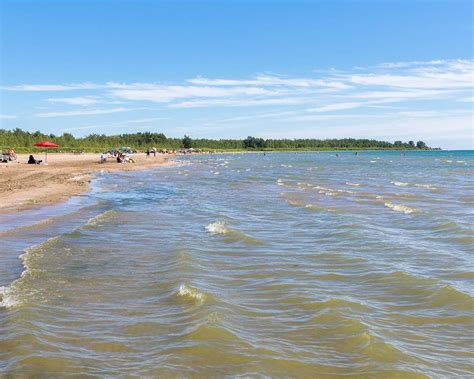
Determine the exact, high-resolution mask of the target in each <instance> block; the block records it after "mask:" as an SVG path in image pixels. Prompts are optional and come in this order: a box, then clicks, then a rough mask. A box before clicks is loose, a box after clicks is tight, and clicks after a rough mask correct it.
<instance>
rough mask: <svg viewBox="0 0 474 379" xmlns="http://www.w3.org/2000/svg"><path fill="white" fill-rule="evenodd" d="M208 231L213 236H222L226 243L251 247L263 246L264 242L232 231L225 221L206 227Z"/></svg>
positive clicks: (238, 231)
mask: <svg viewBox="0 0 474 379" xmlns="http://www.w3.org/2000/svg"><path fill="white" fill-rule="evenodd" d="M206 230H207V231H208V232H209V233H211V234H220V235H222V236H223V237H224V238H225V241H226V242H245V243H247V244H249V245H261V244H262V241H260V240H258V239H256V238H254V237H251V236H249V235H247V234H245V233H244V232H241V231H240V230H235V229H231V228H229V227H227V226H226V224H225V222H223V221H216V222H212V223H210V224H209V225H207V226H206Z"/></svg>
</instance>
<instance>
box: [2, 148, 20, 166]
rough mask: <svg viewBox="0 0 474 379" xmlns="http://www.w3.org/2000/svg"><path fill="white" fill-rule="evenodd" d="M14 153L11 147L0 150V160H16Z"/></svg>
mask: <svg viewBox="0 0 474 379" xmlns="http://www.w3.org/2000/svg"><path fill="white" fill-rule="evenodd" d="M16 158H17V156H16V154H15V151H14V150H13V149H11V148H10V149H8V150H7V151H6V152H4V151H2V154H1V155H0V162H3V163H8V162H11V161H16Z"/></svg>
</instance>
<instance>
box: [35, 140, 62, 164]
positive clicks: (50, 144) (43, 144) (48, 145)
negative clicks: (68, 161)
mask: <svg viewBox="0 0 474 379" xmlns="http://www.w3.org/2000/svg"><path fill="white" fill-rule="evenodd" d="M35 146H36V147H45V148H46V151H45V158H44V163H48V148H52V149H57V148H58V147H59V145H57V144H55V143H53V142H49V141H40V142H36V143H35Z"/></svg>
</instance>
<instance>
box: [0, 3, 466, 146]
mask: <svg viewBox="0 0 474 379" xmlns="http://www.w3.org/2000/svg"><path fill="white" fill-rule="evenodd" d="M0 54H1V57H0V128H2V129H13V128H17V127H19V128H22V129H24V130H28V131H36V130H41V131H42V132H45V133H48V134H49V133H54V134H62V133H72V134H74V135H75V136H84V135H88V134H90V133H98V134H120V133H135V132H144V131H151V132H162V133H164V134H165V135H167V136H169V137H181V136H183V135H184V134H187V135H190V136H191V137H193V138H245V137H247V136H248V135H252V136H256V137H263V138H322V139H324V138H346V137H347V138H374V139H381V140H387V141H392V142H393V141H396V140H402V141H408V140H414V141H415V142H416V141H417V140H423V141H425V142H426V143H427V144H428V145H430V146H433V147H442V148H444V149H472V148H473V146H474V141H473V99H474V96H473V95H474V92H473V91H474V58H473V2H472V1H470V0H468V1H457V0H450V1H434V0H433V1H419V0H418V1H417V0H411V1H402V0H399V1H397V0H386V1H359V0H353V1H349V0H345V1H344V0H339V1H337V0H334V1H316V0H314V1H298V0H296V1H290V0H288V1H278V0H274V1H264V0H260V1H259V0H252V1H244V0H241V1H226V0H221V1H158V0H155V1H152V0H133V1H132V0H129V1H122V0H100V1H99V0H96V1H92V0H81V1H79V0H70V1H62V0H61V1H59V0H0Z"/></svg>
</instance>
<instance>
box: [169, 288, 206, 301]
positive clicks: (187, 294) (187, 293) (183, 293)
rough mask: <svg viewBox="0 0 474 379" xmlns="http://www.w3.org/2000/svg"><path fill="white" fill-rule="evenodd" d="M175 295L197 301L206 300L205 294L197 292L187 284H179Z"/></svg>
mask: <svg viewBox="0 0 474 379" xmlns="http://www.w3.org/2000/svg"><path fill="white" fill-rule="evenodd" d="M176 296H178V297H182V298H187V299H192V300H195V301H197V302H199V303H203V302H204V301H205V300H206V294H204V293H202V292H199V291H198V290H197V289H196V288H193V287H191V286H188V285H186V284H181V285H180V286H179V289H178V292H177V293H176Z"/></svg>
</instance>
